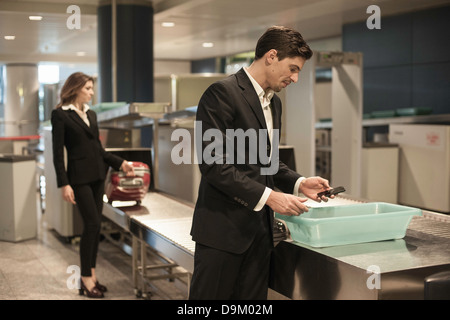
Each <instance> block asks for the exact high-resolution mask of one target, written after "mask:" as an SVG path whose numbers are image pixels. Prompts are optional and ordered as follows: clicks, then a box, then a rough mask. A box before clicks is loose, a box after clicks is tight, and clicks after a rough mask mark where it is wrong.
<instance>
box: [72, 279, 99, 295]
mask: <svg viewBox="0 0 450 320" xmlns="http://www.w3.org/2000/svg"><path fill="white" fill-rule="evenodd" d="M78 293H79V294H80V296H82V295H84V293H86V296H87V297H88V298H103V297H104V295H103V292H101V291H100V290H99V289H98V288H97V287H96V286H95V287H93V288H92V290H91V291H89V290H88V289H87V288H86V286H85V285H84V283H83V280H81V279H80V289H79V290H78Z"/></svg>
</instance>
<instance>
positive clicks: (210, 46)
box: [202, 42, 214, 48]
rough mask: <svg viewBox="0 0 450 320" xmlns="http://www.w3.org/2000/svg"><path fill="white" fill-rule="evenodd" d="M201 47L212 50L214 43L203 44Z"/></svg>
mask: <svg viewBox="0 0 450 320" xmlns="http://www.w3.org/2000/svg"><path fill="white" fill-rule="evenodd" d="M202 46H203V48H212V47H214V43H212V42H203V44H202Z"/></svg>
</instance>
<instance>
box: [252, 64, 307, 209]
mask: <svg viewBox="0 0 450 320" xmlns="http://www.w3.org/2000/svg"><path fill="white" fill-rule="evenodd" d="M244 71H245V73H246V74H247V76H248V78H249V79H250V81H251V83H252V85H253V88H255V91H256V94H257V95H258V98H259V101H260V102H261V108H262V109H263V113H264V118H265V120H266V127H267V133H268V135H269V140H270V144H271V145H273V144H272V137H273V119H272V109H271V107H270V100H272V97H273V95H274V93H275V92H274V91H273V90H271V89H269V90H267V92H265V91H264V90H263V88H261V86H260V85H259V83H258V82H257V81H256V80H255V79H253V77H252V76H251V75H250V73H249V72H248V71H247V68H244ZM270 156H272V151H271V152H270ZM304 179H306V178H305V177H300V178H298V180H297V181H296V183H295V185H294V190H293V192H292V193H293V194H294V195H295V196H298V194H299V192H298V187H299V186H300V183H301V182H302V180H304ZM271 192H272V189H270V188H268V187H266V189H265V190H264V193H263V195H262V196H261V199H259V202H258V203H257V204H256V206H255V208H253V210H254V211H260V210H261V209H262V208H263V207H264V205H265V204H266V202H267V199H268V198H269V196H270V193H271Z"/></svg>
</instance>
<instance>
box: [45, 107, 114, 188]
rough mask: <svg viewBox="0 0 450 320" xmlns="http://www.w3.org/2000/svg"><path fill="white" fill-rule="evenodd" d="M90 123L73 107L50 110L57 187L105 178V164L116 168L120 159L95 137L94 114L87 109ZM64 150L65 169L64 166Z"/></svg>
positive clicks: (96, 134)
mask: <svg viewBox="0 0 450 320" xmlns="http://www.w3.org/2000/svg"><path fill="white" fill-rule="evenodd" d="M87 116H88V119H89V122H90V126H87V125H86V123H84V121H83V120H82V119H81V118H80V116H79V115H78V114H77V113H76V112H75V111H73V110H63V109H62V108H58V109H55V110H53V111H52V115H51V122H52V141H53V164H54V166H55V171H56V179H57V185H58V188H59V187H62V186H65V185H68V184H70V185H79V184H86V183H90V182H94V181H98V180H104V179H105V177H106V171H107V169H108V166H107V165H110V166H112V167H113V168H114V169H116V170H118V169H119V168H120V166H121V164H122V162H123V159H122V158H120V157H118V156H115V155H113V154H111V153H108V152H106V151H105V150H104V149H103V147H102V145H101V143H100V139H99V131H98V125H97V116H96V114H95V112H94V111H92V110H88V111H87ZM64 146H65V147H66V149H67V170H66V168H65V166H64Z"/></svg>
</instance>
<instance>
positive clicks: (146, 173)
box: [105, 161, 150, 204]
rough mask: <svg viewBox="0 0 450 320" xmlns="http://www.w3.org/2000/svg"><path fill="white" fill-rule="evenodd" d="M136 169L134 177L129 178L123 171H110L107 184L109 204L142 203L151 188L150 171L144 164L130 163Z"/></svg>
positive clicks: (106, 191) (106, 192) (106, 190)
mask: <svg viewBox="0 0 450 320" xmlns="http://www.w3.org/2000/svg"><path fill="white" fill-rule="evenodd" d="M129 164H130V165H132V166H133V167H134V174H135V175H134V176H127V175H126V173H125V172H123V171H116V170H113V169H112V168H110V169H109V171H108V176H107V177H106V183H105V194H106V197H107V198H108V202H109V203H111V202H113V201H136V202H137V203H138V204H140V203H141V201H142V199H143V198H144V197H145V195H146V193H147V192H148V188H149V186H150V169H149V168H148V165H147V164H145V163H143V162H137V161H129Z"/></svg>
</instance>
